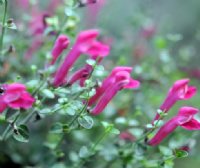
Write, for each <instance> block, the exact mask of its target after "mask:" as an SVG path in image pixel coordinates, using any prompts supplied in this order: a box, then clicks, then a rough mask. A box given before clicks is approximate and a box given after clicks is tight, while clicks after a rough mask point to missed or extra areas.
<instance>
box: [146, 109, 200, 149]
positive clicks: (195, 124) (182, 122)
mask: <svg viewBox="0 0 200 168" xmlns="http://www.w3.org/2000/svg"><path fill="white" fill-rule="evenodd" d="M198 112H199V110H198V109H196V108H193V107H187V106H186V107H182V108H180V110H179V112H178V114H177V115H176V116H174V117H173V118H171V119H170V120H169V121H168V122H166V123H165V124H164V125H163V126H162V127H161V128H160V129H159V131H158V132H157V133H156V135H155V136H154V137H153V138H152V139H151V140H149V141H148V144H149V145H151V146H155V145H158V144H159V143H161V142H162V141H163V139H164V138H166V137H167V136H168V135H169V134H170V133H172V132H173V131H174V130H175V129H176V128H177V127H178V126H181V127H182V128H184V129H186V130H200V122H199V121H197V120H196V119H194V115H195V114H197V113H198Z"/></svg>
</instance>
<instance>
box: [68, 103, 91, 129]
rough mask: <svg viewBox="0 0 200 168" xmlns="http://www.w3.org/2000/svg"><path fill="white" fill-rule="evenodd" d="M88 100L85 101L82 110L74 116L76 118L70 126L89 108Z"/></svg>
mask: <svg viewBox="0 0 200 168" xmlns="http://www.w3.org/2000/svg"><path fill="white" fill-rule="evenodd" d="M87 106H88V101H87V102H86V103H85V105H84V107H83V108H82V109H81V111H80V112H79V113H78V115H76V116H75V117H74V119H73V120H72V121H71V122H70V123H69V127H71V126H72V125H73V123H74V122H75V121H76V120H77V119H78V118H79V117H80V116H81V114H82V113H83V112H85V110H86V109H87Z"/></svg>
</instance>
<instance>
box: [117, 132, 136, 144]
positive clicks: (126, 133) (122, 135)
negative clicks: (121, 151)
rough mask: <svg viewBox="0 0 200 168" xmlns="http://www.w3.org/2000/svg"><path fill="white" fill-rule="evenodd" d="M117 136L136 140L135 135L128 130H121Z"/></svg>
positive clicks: (126, 139)
mask: <svg viewBox="0 0 200 168" xmlns="http://www.w3.org/2000/svg"><path fill="white" fill-rule="evenodd" d="M119 138H120V139H122V140H125V141H131V142H133V141H135V140H136V139H135V137H134V136H133V135H132V134H131V133H130V132H128V131H124V132H121V133H120V134H119Z"/></svg>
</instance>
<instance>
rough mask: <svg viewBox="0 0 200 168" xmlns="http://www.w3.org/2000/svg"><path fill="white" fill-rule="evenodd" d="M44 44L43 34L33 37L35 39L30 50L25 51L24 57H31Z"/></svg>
mask: <svg viewBox="0 0 200 168" xmlns="http://www.w3.org/2000/svg"><path fill="white" fill-rule="evenodd" d="M42 45H43V39H42V37H41V36H36V37H35V38H33V41H32V43H31V45H30V47H29V48H28V50H27V51H26V52H25V54H24V57H25V59H27V60H28V59H30V58H31V57H32V56H33V54H34V53H35V52H36V51H38V50H39V49H40V47H41V46H42Z"/></svg>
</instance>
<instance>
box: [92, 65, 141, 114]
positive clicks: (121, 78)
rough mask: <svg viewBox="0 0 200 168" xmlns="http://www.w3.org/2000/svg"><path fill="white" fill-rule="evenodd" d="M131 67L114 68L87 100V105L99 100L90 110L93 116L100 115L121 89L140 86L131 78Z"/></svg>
mask: <svg viewBox="0 0 200 168" xmlns="http://www.w3.org/2000/svg"><path fill="white" fill-rule="evenodd" d="M131 70H132V68H131V67H116V68H115V69H114V70H113V71H112V73H111V74H110V75H109V77H107V78H106V79H105V80H104V81H103V84H102V86H101V87H100V88H98V89H97V92H96V94H95V95H94V96H93V97H92V98H91V99H90V100H89V105H91V104H92V103H94V102H95V101H96V100H97V99H98V98H99V97H100V100H99V101H98V103H97V104H96V106H95V107H94V108H93V109H92V111H91V113H92V114H94V115H97V114H100V113H101V112H102V111H103V110H104V108H105V107H106V106H107V104H108V103H109V102H110V101H111V100H112V98H113V97H114V96H115V95H116V94H117V93H118V91H120V90H122V89H133V88H138V87H139V86H140V82H139V81H137V80H134V79H132V78H131V76H130V73H131Z"/></svg>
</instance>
